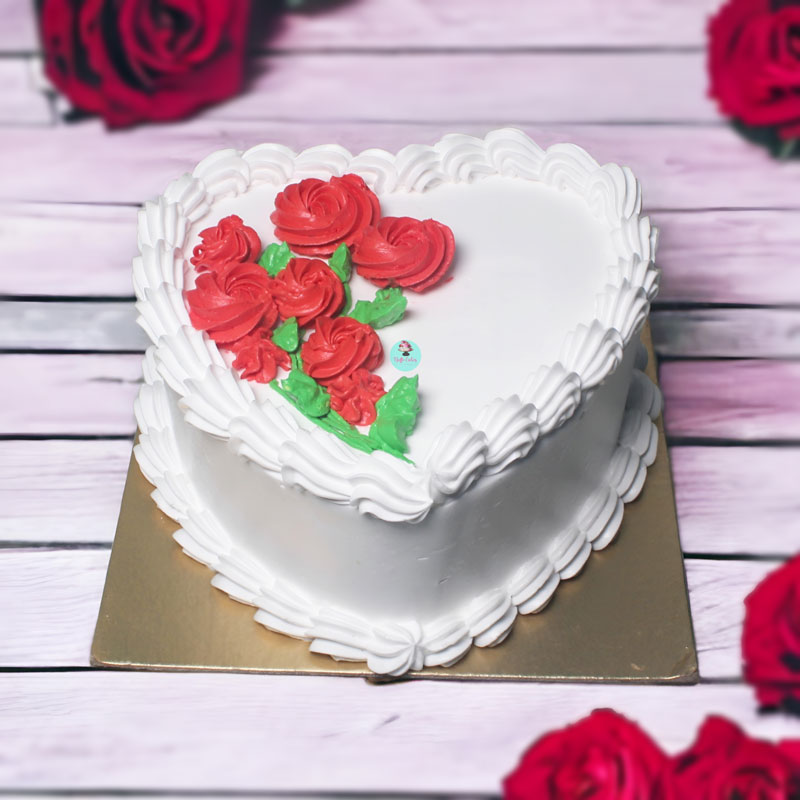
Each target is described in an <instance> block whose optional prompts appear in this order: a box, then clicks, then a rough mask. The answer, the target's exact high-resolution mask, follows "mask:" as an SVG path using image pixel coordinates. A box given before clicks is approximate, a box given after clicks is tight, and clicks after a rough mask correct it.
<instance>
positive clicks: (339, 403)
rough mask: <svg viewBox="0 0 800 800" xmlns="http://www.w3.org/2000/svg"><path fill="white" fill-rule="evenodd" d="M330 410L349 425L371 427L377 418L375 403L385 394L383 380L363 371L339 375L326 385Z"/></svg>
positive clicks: (358, 370)
mask: <svg viewBox="0 0 800 800" xmlns="http://www.w3.org/2000/svg"><path fill="white" fill-rule="evenodd" d="M328 391H329V392H330V395H331V408H332V409H333V410H334V411H338V412H339V414H341V415H342V417H343V418H344V419H345V420H347V422H349V423H350V424H351V425H372V423H373V422H375V418H376V417H377V416H378V414H377V411H376V410H375V403H377V402H378V400H380V398H381V397H383V395H385V394H386V390H385V389H384V388H383V380H382V379H381V377H380V376H379V375H374V374H373V373H371V372H368V371H367V370H365V369H357V370H355V372H353V373H352V374H350V375H340V376H339V377H338V378H336V380H334V381H331V383H330V384H329V385H328Z"/></svg>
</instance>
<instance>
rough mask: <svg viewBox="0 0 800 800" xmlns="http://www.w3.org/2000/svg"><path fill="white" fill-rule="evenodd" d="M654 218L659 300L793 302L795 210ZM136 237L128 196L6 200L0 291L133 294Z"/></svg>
mask: <svg viewBox="0 0 800 800" xmlns="http://www.w3.org/2000/svg"><path fill="white" fill-rule="evenodd" d="M645 189H646V190H648V191H649V187H648V186H645ZM141 199H143V197H142V198H141ZM653 220H654V222H656V224H657V225H658V226H659V228H660V230H661V238H660V240H659V251H658V263H659V266H660V267H661V269H662V270H663V275H662V285H661V291H660V293H659V297H658V301H659V302H675V301H681V302H698V303H702V302H712V303H713V302H716V303H773V304H781V303H800V281H798V280H797V277H796V276H797V253H798V252H800V211H796V210H792V211H772V210H755V211H754V210H736V211H713V210H711V211H693V212H670V211H658V212H656V213H654V214H653ZM135 243H136V212H135V208H134V207H132V206H109V205H85V204H76V203H20V202H7V203H4V204H2V205H0V250H2V252H3V253H4V254H6V258H7V259H8V261H9V262H10V263H13V264H14V265H15V268H14V269H7V270H4V271H2V272H0V292H4V293H6V294H17V295H65V296H67V295H80V296H103V295H105V296H113V295H123V296H130V295H131V294H132V291H133V290H132V288H131V277H130V262H131V258H132V256H133V254H134V251H135ZM764 264H769V268H768V269H765V268H764Z"/></svg>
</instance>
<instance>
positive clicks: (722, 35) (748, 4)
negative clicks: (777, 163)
mask: <svg viewBox="0 0 800 800" xmlns="http://www.w3.org/2000/svg"><path fill="white" fill-rule="evenodd" d="M798 30H800V6H798V5H782V6H780V7H778V4H777V3H776V4H774V5H773V4H772V3H770V0H729V2H728V3H726V4H725V5H724V6H723V7H722V8H721V9H720V10H719V11H718V12H717V14H716V16H715V17H713V18H712V19H711V21H710V23H709V36H710V47H709V61H708V70H709V75H710V79H711V86H710V90H709V93H710V94H711V96H712V97H714V98H716V100H717V102H718V104H719V107H720V109H721V111H722V112H723V113H724V114H726V115H728V116H730V117H733V118H734V119H736V120H739V121H741V122H743V123H745V124H746V125H752V126H777V131H778V135H779V136H780V138H782V139H792V138H795V137H797V136H800V33H798Z"/></svg>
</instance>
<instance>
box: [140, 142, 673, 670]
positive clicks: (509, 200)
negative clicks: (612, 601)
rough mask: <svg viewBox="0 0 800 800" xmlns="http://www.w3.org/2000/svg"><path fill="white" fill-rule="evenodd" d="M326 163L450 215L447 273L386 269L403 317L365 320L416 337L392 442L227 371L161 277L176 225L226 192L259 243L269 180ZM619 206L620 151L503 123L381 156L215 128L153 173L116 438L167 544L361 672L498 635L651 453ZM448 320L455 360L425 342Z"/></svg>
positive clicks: (650, 249) (388, 198) (637, 227)
mask: <svg viewBox="0 0 800 800" xmlns="http://www.w3.org/2000/svg"><path fill="white" fill-rule="evenodd" d="M347 172H356V173H358V174H360V175H362V176H363V177H364V179H365V180H366V181H367V182H368V183H369V184H370V185H371V186H372V187H373V188H374V189H375V191H376V192H377V193H378V194H379V196H380V200H381V206H382V208H383V210H384V213H386V214H395V215H399V214H409V215H412V216H416V217H418V218H424V217H426V216H431V217H434V218H436V219H440V220H441V221H442V222H445V223H446V224H448V225H450V226H451V227H452V228H453V229H454V233H455V236H456V243H457V254H458V256H457V258H458V260H457V262H456V264H455V267H454V270H453V280H452V281H451V282H450V283H447V284H444V285H442V286H440V287H438V288H437V289H435V290H434V291H432V292H429V293H427V294H424V295H421V296H417V295H414V294H413V293H409V295H410V297H409V311H408V314H407V318H406V319H405V320H404V321H403V322H402V323H400V324H398V325H397V326H393V327H392V328H387V329H383V330H382V331H381V332H380V333H381V335H382V336H383V343H384V349H385V350H388V349H389V347H388V345H389V344H390V342H389V339H391V341H395V340H399V339H401V338H407V339H409V340H412V341H415V342H416V343H417V344H418V345H420V347H421V348H422V363H421V364H420V367H419V370H418V373H419V376H420V389H421V398H422V404H423V410H422V414H421V417H420V424H419V426H418V428H417V430H415V432H414V433H413V434H412V437H411V440H410V442H411V444H412V449H411V456H412V458H413V460H414V462H415V463H414V464H409V463H406V462H403V461H401V460H399V459H397V458H394V457H392V456H390V455H388V454H386V453H383V452H380V451H378V452H375V453H372V454H369V455H367V454H365V453H362V452H360V451H356V450H354V449H352V448H350V447H349V446H347V445H345V444H344V443H343V442H342V441H340V440H339V439H337V438H335V437H334V436H332V435H331V434H329V433H327V432H325V431H323V430H321V429H320V428H318V427H316V426H314V425H313V424H312V423H310V422H309V421H308V420H306V419H305V418H304V417H302V416H301V415H300V414H299V413H298V412H297V411H296V410H295V409H294V408H292V407H291V406H289V405H288V404H287V403H286V402H285V401H284V400H283V399H282V398H281V397H280V396H278V395H277V393H275V392H274V391H272V390H271V389H270V388H269V387H266V386H263V385H260V384H256V383H251V382H248V381H245V380H241V379H240V378H239V377H238V376H237V374H236V373H235V372H234V371H233V370H232V369H231V366H230V354H228V353H224V352H221V351H220V350H219V349H218V348H217V346H216V344H215V343H214V342H212V341H210V340H209V339H208V338H207V337H206V336H205V335H204V334H203V333H201V332H199V331H197V330H195V329H194V328H192V326H191V325H190V323H189V319H188V314H187V312H186V308H185V305H184V301H183V289H184V286H191V281H192V271H191V269H190V268H189V266H188V263H187V256H188V255H189V254H190V251H191V249H192V247H193V245H194V243H195V242H196V241H197V236H198V231H199V230H201V229H203V228H205V227H207V226H209V225H213V224H215V223H216V222H217V221H218V220H219V219H220V218H221V217H223V216H226V215H227V214H230V213H238V214H239V215H240V216H242V218H243V219H244V220H245V222H246V223H247V224H250V225H252V226H253V227H255V228H256V230H257V231H258V232H259V235H260V236H261V238H262V241H265V242H266V241H269V240H270V237H271V232H270V226H269V222H268V219H267V217H268V211H269V208H270V207H271V200H272V198H273V197H274V195H275V193H276V192H277V191H279V190H280V189H281V188H282V187H283V186H285V185H286V184H287V183H291V182H294V181H297V180H300V179H302V178H303V177H311V176H314V177H326V176H328V175H331V174H343V173H347ZM640 210H641V192H640V189H639V186H638V183H637V182H636V180H635V179H634V177H633V175H632V174H631V172H630V171H629V170H628V169H626V168H620V167H617V166H616V165H613V164H611V165H606V166H602V167H601V166H599V165H598V164H597V163H596V162H595V161H594V160H593V159H592V158H591V157H590V156H589V155H588V154H586V153H585V152H584V151H583V150H581V149H580V148H578V147H575V146H574V145H557V146H554V147H551V148H549V149H548V150H547V151H544V150H542V149H541V148H539V147H538V146H537V145H536V144H535V143H534V142H532V141H531V140H530V139H529V138H528V137H527V136H525V134H523V133H522V132H520V131H515V130H501V131H494V132H493V133H490V134H489V135H488V136H487V137H486V138H485V139H475V138H472V137H467V136H458V135H453V136H446V137H445V138H444V139H443V140H442V141H441V142H439V143H438V144H436V145H434V146H433V147H427V146H421V145H411V146H409V147H406V148H404V149H403V150H401V151H400V152H399V153H398V154H396V155H392V154H390V153H386V152H384V151H381V150H367V151H365V152H363V153H361V154H359V155H356V156H353V155H351V154H350V153H349V152H347V151H346V150H344V149H343V148H341V147H338V146H323V147H315V148H310V149H309V150H306V151H304V152H302V153H299V154H296V153H293V152H292V151H291V150H289V149H288V148H286V147H283V146H280V145H271V144H267V145H260V146H258V147H255V148H252V149H251V150H249V151H247V152H244V153H240V152H238V151H235V150H224V151H220V152H218V153H214V154H212V155H211V156H209V157H208V158H206V159H204V160H203V161H202V162H201V163H200V164H199V165H198V167H197V168H196V169H195V171H194V173H193V174H192V175H185V176H183V177H182V178H180V179H178V180H176V181H174V182H173V183H171V184H170V185H169V187H168V188H167V190H166V192H165V193H164V194H163V195H162V196H161V197H160V198H158V199H157V200H156V201H154V202H152V203H148V204H146V205H145V207H144V208H143V209H142V211H141V212H140V216H139V250H140V255H139V256H138V257H137V258H136V259H135V260H134V287H135V291H136V295H137V298H138V303H137V306H138V308H139V312H140V323H141V325H142V327H143V328H144V329H145V330H146V331H147V332H148V335H149V336H150V338H151V340H152V342H153V344H152V346H151V347H150V348H149V349H148V351H147V354H146V357H145V362H144V380H145V382H144V385H143V386H142V389H141V392H140V394H139V397H138V399H137V401H136V406H135V411H136V417H137V421H138V423H139V429H140V438H139V443H138V445H137V447H136V449H135V452H136V457H137V460H138V462H139V465H140V467H141V470H142V472H143V474H144V475H145V477H146V478H147V479H148V480H149V481H150V482H151V483H153V484H154V486H155V487H156V488H155V490H154V492H153V498H154V500H155V502H156V503H157V505H158V506H159V508H161V509H162V511H164V513H166V514H168V515H169V516H170V517H172V518H173V519H175V520H177V521H178V523H179V525H180V529H179V530H178V531H177V532H176V534H175V539H176V540H177V541H178V543H179V544H180V546H181V547H182V548H183V549H184V551H185V552H186V553H187V554H188V555H190V556H192V557H193V558H195V559H196V560H198V561H200V562H202V563H204V564H207V565H208V566H209V567H210V568H211V569H212V570H214V572H215V575H214V578H213V580H212V583H213V585H214V586H216V587H217V588H219V589H220V590H222V591H225V592H227V593H228V594H229V595H230V596H231V597H232V598H234V599H236V600H239V601H240V602H243V603H248V604H250V605H252V606H254V607H255V608H256V612H255V619H256V620H257V621H258V622H260V623H261V624H263V625H265V626H266V627H268V628H270V629H272V630H276V631H279V632H281V633H285V634H287V635H290V636H295V637H298V638H301V639H305V640H307V641H309V642H310V647H311V649H312V650H313V651H314V652H319V653H326V654H328V655H330V656H332V657H334V658H337V659H347V660H356V661H365V662H366V663H367V665H368V667H369V668H370V669H371V670H373V671H374V672H377V673H381V674H386V675H394V676H396V675H402V674H404V673H405V672H408V671H409V670H417V669H420V668H422V667H424V666H446V665H449V664H452V663H454V662H455V661H457V660H458V659H459V658H461V657H462V656H463V655H464V654H465V653H466V652H467V651H468V650H469V648H470V647H472V646H473V645H475V646H478V647H486V646H491V645H495V644H498V643H499V642H501V641H502V640H503V639H504V638H505V637H506V636H507V635H508V633H509V631H510V630H511V628H512V626H513V623H514V620H515V619H516V617H517V615H518V614H528V613H533V612H536V611H539V610H540V609H542V608H543V607H544V606H545V605H546V604H547V602H548V601H549V599H550V597H551V596H552V594H553V592H554V591H555V589H556V587H557V586H558V584H559V583H560V581H561V580H565V579H568V578H571V577H574V576H575V575H576V574H577V573H578V572H579V571H580V569H581V568H582V567H583V565H584V564H585V563H586V560H587V559H588V557H589V555H590V554H591V552H592V550H599V549H601V548H603V547H605V546H607V545H608V544H609V543H610V542H611V540H612V539H613V537H614V535H615V534H616V532H617V530H618V528H619V525H620V523H621V521H622V515H623V505H624V503H626V502H629V501H631V500H633V499H634V498H635V497H636V496H637V495H638V493H639V492H640V490H641V488H642V485H643V483H644V479H645V474H646V468H647V466H648V465H649V464H650V463H652V461H653V459H654V458H655V452H656V446H657V435H656V429H655V426H654V424H653V422H652V420H653V419H655V417H656V416H657V415H658V414H659V413H660V410H661V399H660V393H659V391H658V389H657V388H656V387H655V386H654V385H653V384H652V383H651V382H650V381H649V380H648V379H647V378H646V376H645V375H644V374H643V372H641V370H642V369H643V367H644V365H645V361H646V353H645V352H644V349H643V348H642V347H641V345H640V344H639V342H638V332H639V330H640V328H641V326H642V324H643V323H644V320H645V319H646V317H647V313H648V309H649V303H650V301H651V300H652V298H653V297H654V295H655V293H656V291H657V288H658V271H657V270H656V268H655V267H654V265H653V255H654V251H655V244H656V233H655V230H654V229H652V228H651V227H650V224H649V221H648V220H647V218H646V217H641V216H640ZM489 277H491V280H489ZM187 281H188V283H187ZM359 281H360V279H359V278H357V277H356V278H354V279H353V282H352V288H353V294H354V296H355V297H356V298H358V297H366V296H368V294H367V291H368V287H367V286H366V284H365V282H364V281H361V282H360V283H359ZM395 327H396V332H395V331H394V330H393V328H395ZM473 331H476V332H477V334H478V336H477V338H476V339H475V341H474V342H472V343H471V344H470V346H469V348H470V353H469V355H470V358H471V359H472V360H473V361H474V363H471V364H470V368H469V369H466V368H464V367H463V365H461V364H460V363H459V362H457V361H456V360H454V359H453V358H452V355H453V352H458V349H457V348H456V350H455V351H454V350H453V349H452V348H451V349H450V350H448V349H447V347H445V345H448V346H449V344H450V343H448V341H447V337H448V335H451V334H453V332H455V335H457V337H458V341H459V342H462V340H463V339H464V337H465V336H468V335H469V334H470V333H471V332H473ZM448 353H449V359H448ZM391 370H392V368H391V366H390V365H384V367H383V368H382V373H381V374H382V375H383V376H384V378H385V379H386V382H387V384H390V383H391V382H393V380H394V379H396V377H398V373H394V374H393V373H392V371H391Z"/></svg>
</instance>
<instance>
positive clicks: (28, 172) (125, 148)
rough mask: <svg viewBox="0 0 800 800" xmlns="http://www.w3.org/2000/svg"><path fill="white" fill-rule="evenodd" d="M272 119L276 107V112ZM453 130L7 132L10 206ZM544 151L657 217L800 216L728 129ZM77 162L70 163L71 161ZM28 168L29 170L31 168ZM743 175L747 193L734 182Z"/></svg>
mask: <svg viewBox="0 0 800 800" xmlns="http://www.w3.org/2000/svg"><path fill="white" fill-rule="evenodd" d="M264 109H265V110H264V115H265V117H268V115H269V106H268V104H265V107H264ZM520 116H522V115H520V114H517V115H515V116H514V117H510V118H509V117H507V118H503V119H498V120H496V121H495V122H494V123H488V122H487V123H483V124H466V123H465V124H459V125H458V126H457V129H458V130H459V131H461V132H464V133H471V134H479V135H484V134H485V133H486V132H487V131H488V130H489V129H491V128H492V127H495V126H496V125H504V124H511V125H513V124H515V123H516V122H518V118H519V117H520ZM453 128H454V126H453V125H452V124H450V123H434V124H417V123H399V122H398V123H381V124H377V123H376V124H365V123H352V122H325V123H313V124H312V123H308V122H306V123H303V122H272V121H260V122H258V121H252V122H241V121H238V122H237V121H230V122H228V121H221V120H209V119H202V118H201V119H197V120H193V121H191V122H186V123H181V124H175V125H163V126H158V125H156V126H150V127H145V128H138V129H136V130H132V131H120V132H117V133H115V134H114V135H108V134H106V133H105V132H104V130H103V129H102V126H101V125H100V123H99V122H97V121H87V122H84V123H81V124H77V125H70V126H63V127H61V128H58V129H56V130H45V129H42V130H38V129H30V130H24V131H23V130H21V129H16V128H8V129H6V130H4V131H3V141H4V144H5V146H4V147H3V148H2V149H0V174H3V175H4V180H3V183H2V185H0V200H13V201H20V200H28V201H30V200H33V201H46V202H52V201H64V200H67V201H70V202H93V203H107V202H131V203H136V202H141V201H142V200H143V199H145V198H148V197H151V196H154V195H156V194H157V193H158V192H160V191H162V190H163V188H164V187H165V186H166V185H167V183H169V181H171V180H172V179H174V178H175V176H176V175H180V174H181V173H182V172H185V171H187V170H190V169H192V168H193V167H194V165H195V164H196V163H197V162H198V161H200V160H201V159H202V158H204V157H205V156H207V155H208V154H209V153H211V152H213V151H214V150H217V149H220V148H224V147H238V148H247V147H251V146H253V145H255V144H258V143H259V142H265V141H275V142H282V143H284V144H287V145H288V146H290V147H293V148H295V149H302V148H304V147H309V146H311V145H316V144H320V143H324V142H339V143H340V144H343V145H344V146H346V147H348V148H350V149H351V150H353V151H360V150H362V149H363V148H366V147H384V148H387V149H389V150H397V149H399V148H401V147H403V146H404V145H406V144H408V143H409V142H417V143H433V142H435V141H436V140H437V139H438V138H439V137H440V136H442V135H443V134H445V133H448V132H451V131H452V130H453ZM525 129H526V130H527V132H528V133H529V134H530V135H532V136H533V137H534V138H535V139H537V140H538V141H539V142H540V143H541V144H542V145H545V146H546V145H549V144H553V143H556V142H563V141H574V142H577V143H578V144H580V145H582V146H584V147H585V148H586V149H588V150H589V151H590V152H591V153H592V155H593V156H595V157H596V158H597V159H598V160H599V161H601V162H605V161H615V162H618V163H621V164H628V165H630V166H631V167H632V168H633V169H634V170H635V172H636V173H637V175H638V177H639V178H640V179H641V181H642V184H643V186H644V199H645V207H646V208H650V209H653V208H717V207H729V206H730V205H731V204H732V203H734V204H735V205H736V206H738V207H760V206H766V207H770V208H775V207H790V208H797V207H798V205H800V203H798V195H797V185H798V179H800V162H799V161H794V162H789V163H778V162H777V161H774V160H773V159H771V158H770V156H769V155H768V154H767V153H765V152H763V151H762V150H761V149H760V148H758V147H754V146H753V145H751V144H749V143H747V142H745V141H743V140H742V139H741V138H740V137H739V136H738V135H737V134H736V133H735V132H734V131H732V130H730V129H728V128H727V127H725V126H716V127H710V128H706V127H685V126H657V125H656V126H633V125H611V126H596V125H564V126H562V125H559V126H547V127H535V126H530V125H528V126H525ZM65 153H69V154H70V157H69V158H65V156H64V154H65ZM20 165H23V167H24V168H20ZM733 175H735V176H736V192H732V191H731V176H733Z"/></svg>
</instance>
